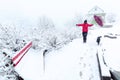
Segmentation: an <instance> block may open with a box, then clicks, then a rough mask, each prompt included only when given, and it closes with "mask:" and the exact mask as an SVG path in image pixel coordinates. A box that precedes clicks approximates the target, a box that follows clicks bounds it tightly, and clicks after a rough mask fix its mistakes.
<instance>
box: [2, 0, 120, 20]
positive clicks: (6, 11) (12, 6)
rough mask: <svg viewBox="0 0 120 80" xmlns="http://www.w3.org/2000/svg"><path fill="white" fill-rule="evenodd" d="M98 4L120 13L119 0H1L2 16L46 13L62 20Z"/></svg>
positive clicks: (105, 9) (14, 16) (27, 15)
mask: <svg viewBox="0 0 120 80" xmlns="http://www.w3.org/2000/svg"><path fill="white" fill-rule="evenodd" d="M96 5H98V6H99V7H100V8H102V9H103V10H104V11H105V12H111V13H115V14H119V13H120V8H119V0H0V18H1V19H3V18H4V19H5V20H7V19H9V18H10V19H11V18H12V19H15V18H16V17H17V18H20V17H35V16H41V15H44V16H47V17H50V18H52V19H55V20H60V21H62V20H68V19H71V18H72V17H73V16H75V14H80V13H87V12H88V11H89V10H90V9H92V8H93V7H94V6H96ZM118 11H119V12H118ZM1 16H2V17H1ZM1 19H0V21H1Z"/></svg>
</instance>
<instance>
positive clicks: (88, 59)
mask: <svg viewBox="0 0 120 80" xmlns="http://www.w3.org/2000/svg"><path fill="white" fill-rule="evenodd" d="M97 47H98V45H97V44H96V39H95V38H94V37H93V38H92V36H91V35H88V42H87V43H83V42H82V39H75V40H73V41H72V42H71V43H69V44H68V45H66V46H64V47H63V48H62V49H59V50H57V51H52V52H50V53H49V54H46V56H45V58H44V59H43V57H42V52H39V51H38V52H34V51H33V50H32V49H31V50H30V51H29V52H28V53H27V54H26V55H25V57H24V58H23V60H22V61H21V63H20V64H19V65H18V66H17V67H16V70H17V72H18V73H20V75H21V76H22V77H23V78H24V79H25V80H35V79H36V80H37V79H41V80H90V79H91V80H100V78H99V70H98V63H97V59H96V53H97ZM43 62H44V63H43Z"/></svg>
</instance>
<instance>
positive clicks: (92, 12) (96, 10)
mask: <svg viewBox="0 0 120 80" xmlns="http://www.w3.org/2000/svg"><path fill="white" fill-rule="evenodd" d="M94 15H97V16H99V17H100V18H101V19H102V21H103V22H104V23H105V16H106V13H105V12H104V10H103V9H101V8H100V7H98V6H95V7H93V8H92V9H91V10H89V11H88V14H87V17H88V20H89V21H90V22H91V23H93V24H97V23H96V22H95V20H94Z"/></svg>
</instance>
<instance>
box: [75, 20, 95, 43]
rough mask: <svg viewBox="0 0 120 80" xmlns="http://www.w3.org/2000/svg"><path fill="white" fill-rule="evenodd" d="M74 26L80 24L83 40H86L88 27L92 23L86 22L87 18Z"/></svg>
mask: <svg viewBox="0 0 120 80" xmlns="http://www.w3.org/2000/svg"><path fill="white" fill-rule="evenodd" d="M76 26H81V27H82V36H83V42H84V43H86V41H87V34H88V27H90V26H93V24H88V23H87V20H85V21H84V23H82V24H76Z"/></svg>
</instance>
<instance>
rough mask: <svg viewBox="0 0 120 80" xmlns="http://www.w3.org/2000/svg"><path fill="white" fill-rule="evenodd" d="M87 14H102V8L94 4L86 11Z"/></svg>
mask: <svg viewBox="0 0 120 80" xmlns="http://www.w3.org/2000/svg"><path fill="white" fill-rule="evenodd" d="M88 14H104V10H102V9H101V8H99V7H98V6H95V7H93V8H92V9H91V10H90V11H89V12H88Z"/></svg>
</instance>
